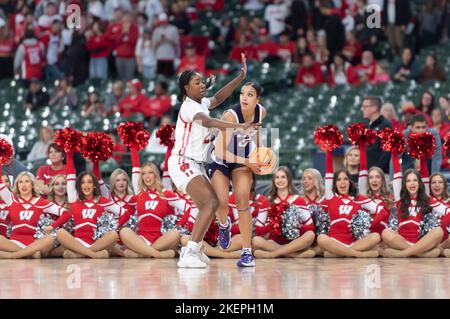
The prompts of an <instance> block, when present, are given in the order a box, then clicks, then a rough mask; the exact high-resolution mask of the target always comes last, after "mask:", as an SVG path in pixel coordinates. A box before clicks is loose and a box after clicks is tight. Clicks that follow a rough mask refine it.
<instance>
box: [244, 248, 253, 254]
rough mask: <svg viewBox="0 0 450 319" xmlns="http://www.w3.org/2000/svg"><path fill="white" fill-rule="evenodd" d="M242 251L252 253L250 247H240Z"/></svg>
mask: <svg viewBox="0 0 450 319" xmlns="http://www.w3.org/2000/svg"><path fill="white" fill-rule="evenodd" d="M242 253H243V254H245V253H247V254H251V253H252V249H251V248H242Z"/></svg>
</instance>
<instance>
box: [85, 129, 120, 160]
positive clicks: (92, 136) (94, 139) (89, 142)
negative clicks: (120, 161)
mask: <svg viewBox="0 0 450 319" xmlns="http://www.w3.org/2000/svg"><path fill="white" fill-rule="evenodd" d="M113 146H114V142H113V140H112V138H111V137H110V136H109V135H108V134H105V133H102V132H89V133H87V135H86V136H83V139H82V148H81V154H82V155H83V156H84V157H86V158H89V159H90V160H91V161H93V162H98V161H106V160H107V159H109V158H110V157H111V156H112V150H113Z"/></svg>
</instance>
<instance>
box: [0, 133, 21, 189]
mask: <svg viewBox="0 0 450 319" xmlns="http://www.w3.org/2000/svg"><path fill="white" fill-rule="evenodd" d="M0 139H4V140H5V141H7V142H8V143H9V144H11V146H12V147H13V151H14V153H13V154H14V155H15V148H14V144H13V141H12V139H11V138H10V137H9V136H8V135H5V134H0ZM14 155H13V157H12V158H11V159H10V160H9V161H8V162H6V163H4V164H3V165H2V175H4V176H8V178H9V182H10V183H11V185H12V184H13V183H14V180H15V178H16V177H17V175H19V174H20V173H22V172H25V171H28V169H27V168H26V167H25V166H24V165H23V164H22V163H21V162H19V161H18V160H16V159H15V158H14Z"/></svg>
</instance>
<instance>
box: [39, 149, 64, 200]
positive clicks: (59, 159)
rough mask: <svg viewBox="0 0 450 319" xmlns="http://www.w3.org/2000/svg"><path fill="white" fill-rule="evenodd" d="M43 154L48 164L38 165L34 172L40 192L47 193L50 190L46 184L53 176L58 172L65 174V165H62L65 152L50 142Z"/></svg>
mask: <svg viewBox="0 0 450 319" xmlns="http://www.w3.org/2000/svg"><path fill="white" fill-rule="evenodd" d="M45 154H46V157H48V161H49V162H50V164H49V165H42V166H41V167H39V169H38V171H37V173H36V182H37V183H36V184H37V186H38V189H39V191H40V192H41V193H42V194H44V195H48V194H49V193H50V191H51V188H50V187H48V184H50V182H51V181H52V179H53V177H54V176H56V175H59V174H62V175H65V174H66V165H64V160H65V157H66V154H65V153H64V151H63V149H62V148H61V147H59V145H58V144H56V143H51V144H50V145H49V146H48V147H47V150H46V152H45Z"/></svg>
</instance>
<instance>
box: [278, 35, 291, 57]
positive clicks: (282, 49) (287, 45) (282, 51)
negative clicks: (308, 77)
mask: <svg viewBox="0 0 450 319" xmlns="http://www.w3.org/2000/svg"><path fill="white" fill-rule="evenodd" d="M277 56H278V57H279V58H280V59H281V61H283V62H292V61H293V60H294V56H295V42H294V41H291V40H290V38H289V34H288V33H287V32H283V33H281V34H280V35H279V44H278V50H277Z"/></svg>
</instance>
